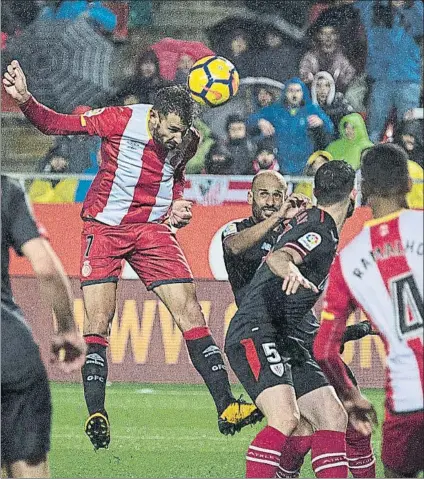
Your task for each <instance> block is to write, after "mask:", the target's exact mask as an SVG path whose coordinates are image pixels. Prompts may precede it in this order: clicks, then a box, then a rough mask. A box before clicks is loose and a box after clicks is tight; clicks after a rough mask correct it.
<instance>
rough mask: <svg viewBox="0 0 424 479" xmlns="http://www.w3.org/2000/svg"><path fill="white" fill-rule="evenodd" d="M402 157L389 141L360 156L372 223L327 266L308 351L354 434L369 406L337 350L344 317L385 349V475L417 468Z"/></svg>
mask: <svg viewBox="0 0 424 479" xmlns="http://www.w3.org/2000/svg"><path fill="white" fill-rule="evenodd" d="M407 159H408V158H407V155H406V153H405V152H404V150H402V149H401V148H400V147H398V146H396V145H391V144H382V145H376V146H373V147H371V148H369V149H367V150H365V152H364V153H363V155H362V159H361V171H362V191H363V193H364V194H365V196H366V198H367V201H368V204H369V205H370V207H371V209H372V212H373V217H374V219H373V220H371V221H369V222H368V223H366V224H365V227H364V229H363V230H362V232H361V233H359V235H358V236H357V237H356V238H355V239H353V240H352V241H351V242H350V243H349V244H348V245H347V246H345V247H344V248H343V249H342V250H341V251H340V254H339V255H338V257H337V258H336V261H335V262H334V264H333V265H332V267H331V270H330V276H329V282H328V288H327V292H326V295H325V301H324V310H323V312H322V325H321V329H320V331H319V333H318V336H317V338H316V340H315V344H314V353H315V357H316V359H317V360H318V361H319V363H320V365H321V366H322V368H323V370H324V371H325V372H326V374H327V377H328V378H329V380H330V381H331V383H332V384H333V385H334V386H335V388H336V389H337V391H338V392H339V395H340V397H342V398H343V400H344V404H345V407H346V409H347V411H348V412H349V413H350V419H351V421H352V423H353V424H354V425H355V426H356V428H357V429H358V431H360V432H363V433H367V432H368V431H369V430H370V429H371V424H370V422H371V420H372V417H373V408H372V405H371V403H369V401H367V400H366V399H365V398H364V397H363V396H361V394H360V393H359V391H358V390H357V389H356V388H355V387H353V385H352V383H351V381H350V379H349V378H348V377H347V376H346V373H345V370H344V368H343V363H342V361H341V358H340V356H339V347H340V343H341V338H342V335H343V330H344V327H345V323H346V319H347V317H348V315H349V312H350V311H351V309H352V308H354V307H356V306H359V307H361V308H362V309H363V311H365V312H366V314H367V316H368V317H369V319H370V320H371V321H372V322H373V324H374V325H375V326H376V327H377V328H378V330H379V332H380V335H381V336H382V338H383V342H384V345H385V348H386V353H387V360H386V372H387V374H386V378H387V382H386V414H385V419H384V423H383V445H382V461H383V464H384V467H385V474H386V477H415V476H416V475H417V474H418V473H419V472H420V471H423V470H424V456H423V453H422V445H423V440H424V401H423V395H424V366H423V362H424V361H423V358H424V350H423V322H424V317H423V316H424V314H423V313H424V311H423V309H424V308H423V275H424V271H423V241H424V239H423V226H424V225H423V211H422V210H416V211H414V210H406V209H405V208H406V205H407V202H406V195H407V193H408V192H409V191H410V189H411V186H412V181H411V180H410V178H409V175H408V167H407Z"/></svg>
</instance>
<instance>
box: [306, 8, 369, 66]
mask: <svg viewBox="0 0 424 479" xmlns="http://www.w3.org/2000/svg"><path fill="white" fill-rule="evenodd" d="M353 2H354V0H331V1H330V2H329V3H328V4H327V5H325V6H324V10H323V9H322V8H321V11H320V13H319V14H318V16H317V18H316V20H315V22H314V24H313V25H312V26H311V30H314V29H316V28H317V27H318V26H319V25H328V26H333V27H336V28H337V29H338V30H339V32H340V33H341V43H342V46H343V52H344V53H345V55H346V57H347V58H348V60H349V62H350V63H351V64H352V65H353V67H354V68H355V70H356V72H357V74H360V73H362V72H363V71H364V69H365V59H366V51H367V40H366V36H365V32H364V31H363V27H362V23H361V17H360V15H359V12H358V10H357V9H356V8H355V7H354V5H353ZM320 5H323V4H320ZM314 7H315V8H317V5H315V6H314ZM314 7H312V8H314ZM318 8H319V7H318Z"/></svg>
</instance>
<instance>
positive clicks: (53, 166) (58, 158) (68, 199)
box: [29, 147, 78, 203]
mask: <svg viewBox="0 0 424 479" xmlns="http://www.w3.org/2000/svg"><path fill="white" fill-rule="evenodd" d="M68 166H69V160H68V158H67V157H64V156H62V154H61V152H60V151H59V149H58V148H57V147H56V148H53V149H52V150H50V152H49V154H48V162H47V164H46V167H45V170H44V171H45V172H46V173H67V172H68ZM77 183H78V180H77V179H76V178H65V179H63V180H49V179H36V180H34V181H33V182H32V183H31V186H30V188H29V197H30V199H31V201H32V202H33V203H72V202H73V201H74V197H75V190H76V187H77Z"/></svg>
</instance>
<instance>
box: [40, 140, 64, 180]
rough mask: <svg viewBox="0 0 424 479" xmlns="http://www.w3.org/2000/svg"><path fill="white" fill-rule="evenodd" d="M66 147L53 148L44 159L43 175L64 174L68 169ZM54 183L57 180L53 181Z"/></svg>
mask: <svg viewBox="0 0 424 479" xmlns="http://www.w3.org/2000/svg"><path fill="white" fill-rule="evenodd" d="M67 150H68V148H66V146H62V145H58V146H55V147H53V148H52V149H51V150H50V151H49V152H48V153H47V155H46V157H45V160H44V162H45V165H44V169H43V172H44V173H66V172H67V171H68V167H69V151H67ZM54 181H56V183H57V182H58V180H54Z"/></svg>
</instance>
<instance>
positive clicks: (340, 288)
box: [314, 255, 354, 393]
mask: <svg viewBox="0 0 424 479" xmlns="http://www.w3.org/2000/svg"><path fill="white" fill-rule="evenodd" d="M353 308H354V301H353V298H352V295H351V292H350V289H349V286H348V284H347V283H346V280H345V278H344V276H343V272H342V268H341V260H340V255H338V256H336V258H335V260H334V262H333V264H332V266H331V269H330V274H329V279H328V285H327V290H326V293H325V297H324V303H323V310H322V313H321V326H320V328H319V330H318V334H317V336H316V338H315V342H314V357H315V360H316V361H317V362H318V363H319V365H320V366H321V368H322V370H323V371H324V373H325V375H326V376H327V378H328V380H329V381H330V383H331V384H332V385H333V386H334V387H335V388H336V390H337V391H338V392H342V393H343V392H346V391H347V390H349V389H351V388H352V387H353V383H352V381H351V380H350V379H349V377H348V376H347V374H346V369H345V366H344V364H343V361H342V359H341V356H340V346H341V345H342V342H343V333H344V331H345V329H346V321H347V318H348V316H349V314H350V313H351V311H352V310H353Z"/></svg>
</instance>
